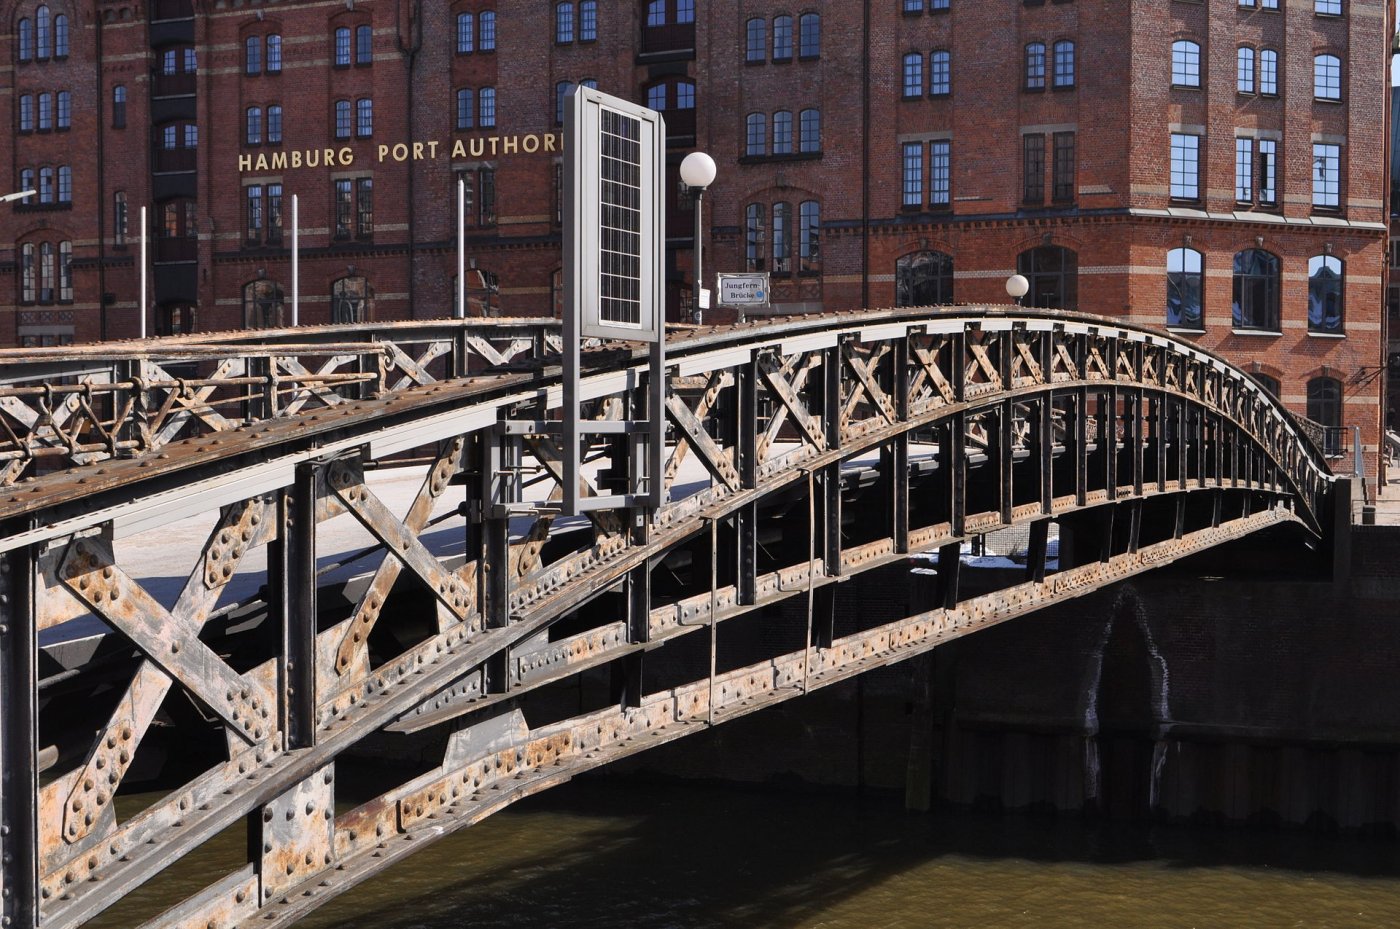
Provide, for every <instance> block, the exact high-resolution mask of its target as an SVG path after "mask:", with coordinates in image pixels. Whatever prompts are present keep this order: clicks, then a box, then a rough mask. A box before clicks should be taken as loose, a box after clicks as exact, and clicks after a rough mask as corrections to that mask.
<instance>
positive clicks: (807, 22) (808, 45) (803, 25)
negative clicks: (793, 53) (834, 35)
mask: <svg viewBox="0 0 1400 929" xmlns="http://www.w3.org/2000/svg"><path fill="white" fill-rule="evenodd" d="M821 50H822V17H821V14H820V13H803V14H802V15H801V16H800V17H799V18H798V20H797V54H798V57H800V58H816V57H817V56H818V55H820V54H821Z"/></svg>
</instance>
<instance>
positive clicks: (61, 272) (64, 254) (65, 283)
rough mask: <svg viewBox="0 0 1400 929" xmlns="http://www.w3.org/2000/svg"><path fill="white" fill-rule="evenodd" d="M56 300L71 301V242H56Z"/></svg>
mask: <svg viewBox="0 0 1400 929" xmlns="http://www.w3.org/2000/svg"><path fill="white" fill-rule="evenodd" d="M58 302H59V303H72V302H73V243H72V242H66V241H65V242H59V243H58Z"/></svg>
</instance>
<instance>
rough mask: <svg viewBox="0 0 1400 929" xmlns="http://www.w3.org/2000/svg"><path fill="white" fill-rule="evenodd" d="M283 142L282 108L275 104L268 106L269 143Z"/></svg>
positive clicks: (277, 143) (278, 143)
mask: <svg viewBox="0 0 1400 929" xmlns="http://www.w3.org/2000/svg"><path fill="white" fill-rule="evenodd" d="M281 143H282V108H281V107H280V106H275V105H274V106H270V107H268V108H267V144H269V145H280V144H281Z"/></svg>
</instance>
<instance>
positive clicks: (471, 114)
mask: <svg viewBox="0 0 1400 929" xmlns="http://www.w3.org/2000/svg"><path fill="white" fill-rule="evenodd" d="M475 125H476V92H475V91H473V90H472V89H471V88H470V87H463V88H462V89H461V90H459V91H457V128H458V129H471V128H472V127H474V126H475Z"/></svg>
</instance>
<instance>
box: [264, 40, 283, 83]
mask: <svg viewBox="0 0 1400 929" xmlns="http://www.w3.org/2000/svg"><path fill="white" fill-rule="evenodd" d="M267 73H268V74H281V73H282V37H281V36H280V35H277V34H275V33H274V34H273V35H270V36H268V37H267Z"/></svg>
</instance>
